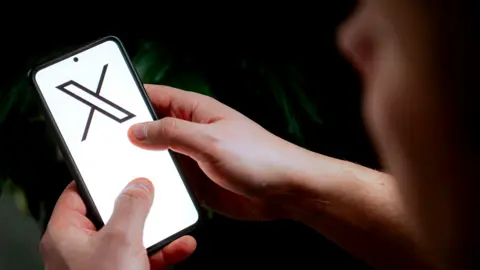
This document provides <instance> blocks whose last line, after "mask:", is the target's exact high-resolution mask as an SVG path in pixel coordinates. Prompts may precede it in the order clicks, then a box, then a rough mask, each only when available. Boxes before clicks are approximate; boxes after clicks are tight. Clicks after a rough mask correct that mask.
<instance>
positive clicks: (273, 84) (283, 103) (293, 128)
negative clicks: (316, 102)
mask: <svg viewBox="0 0 480 270" xmlns="http://www.w3.org/2000/svg"><path fill="white" fill-rule="evenodd" d="M260 72H261V73H263V74H264V76H265V78H266V80H267V84H268V86H269V88H270V91H271V92H272V93H273V96H274V97H275V100H276V102H277V104H278V105H279V106H280V107H281V108H282V109H283V113H284V116H285V119H286V121H287V123H288V127H287V128H288V132H289V133H290V134H292V135H294V137H295V139H296V140H297V141H298V142H302V141H303V136H302V133H301V131H300V126H299V125H298V122H297V119H296V117H295V113H294V112H293V109H292V105H291V100H289V98H288V97H287V92H286V90H285V87H284V86H283V84H282V83H281V82H280V78H279V76H275V75H274V73H273V72H271V71H270V70H267V69H266V68H265V67H261V68H260Z"/></svg>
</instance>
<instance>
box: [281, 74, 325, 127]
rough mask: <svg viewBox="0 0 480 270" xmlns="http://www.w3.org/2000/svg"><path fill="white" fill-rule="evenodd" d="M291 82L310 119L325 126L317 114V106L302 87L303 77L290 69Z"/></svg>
mask: <svg viewBox="0 0 480 270" xmlns="http://www.w3.org/2000/svg"><path fill="white" fill-rule="evenodd" d="M289 75H290V78H289V81H290V86H291V87H292V89H293V90H294V91H295V93H296V94H297V97H298V99H299V102H300V104H301V105H302V106H301V107H302V108H303V109H304V110H306V111H307V113H308V115H309V116H310V118H311V119H312V120H313V121H314V122H316V123H317V124H323V121H322V120H321V119H320V117H319V116H318V113H317V106H316V105H315V103H314V102H313V100H311V99H309V98H308V97H307V95H306V94H305V89H304V88H303V87H302V85H303V77H302V76H301V75H300V74H299V72H298V70H297V69H294V68H290V69H289Z"/></svg>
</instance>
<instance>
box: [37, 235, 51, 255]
mask: <svg viewBox="0 0 480 270" xmlns="http://www.w3.org/2000/svg"><path fill="white" fill-rule="evenodd" d="M49 247H50V239H49V237H48V236H47V235H46V234H44V235H43V236H42V238H41V239H40V242H39V243H38V250H39V251H40V254H41V255H45V254H46V253H47V251H48V249H49Z"/></svg>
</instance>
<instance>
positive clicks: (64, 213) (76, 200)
mask: <svg viewBox="0 0 480 270" xmlns="http://www.w3.org/2000/svg"><path fill="white" fill-rule="evenodd" d="M86 214H87V207H86V206H85V203H84V202H83V200H82V198H81V197H80V194H79V193H78V191H77V186H76V185H75V182H73V181H72V182H71V183H70V184H69V185H68V186H67V187H66V188H65V190H64V191H63V193H62V195H60V198H59V199H58V200H57V203H56V205H55V208H54V209H53V213H52V216H51V217H50V221H49V227H50V226H52V227H54V228H56V229H59V228H69V227H70V226H71V225H73V226H75V227H78V228H82V229H87V230H89V231H94V230H95V226H94V225H93V223H92V222H91V221H90V220H89V219H88V218H87V217H86Z"/></svg>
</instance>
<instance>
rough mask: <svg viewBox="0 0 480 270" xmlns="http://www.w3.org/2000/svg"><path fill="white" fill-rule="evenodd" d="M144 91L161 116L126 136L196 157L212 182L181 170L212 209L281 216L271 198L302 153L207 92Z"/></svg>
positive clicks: (242, 214) (257, 217) (149, 146)
mask: <svg viewBox="0 0 480 270" xmlns="http://www.w3.org/2000/svg"><path fill="white" fill-rule="evenodd" d="M146 90H147V92H148V95H149V97H150V99H151V101H152V104H153V105H154V107H155V109H156V110H157V111H158V113H159V115H161V116H165V117H164V118H162V119H161V120H158V121H155V122H151V123H140V124H137V125H134V126H133V127H132V128H131V129H130V130H129V138H130V140H131V141H132V142H133V143H134V144H135V145H137V146H139V147H142V148H145V149H151V150H164V149H167V148H170V149H172V150H173V151H176V152H178V153H181V154H184V155H186V156H189V157H190V158H192V159H193V160H195V161H196V163H197V164H198V166H199V167H200V168H201V169H202V170H203V172H204V173H205V174H206V175H207V176H208V177H209V178H210V179H211V180H213V182H214V183H213V182H211V181H210V180H208V178H206V177H205V176H204V175H203V174H200V173H199V172H198V171H195V172H193V171H191V170H185V171H186V172H185V173H186V174H189V175H187V176H188V177H187V179H188V180H189V181H190V184H191V185H192V186H193V190H194V191H195V192H196V193H197V196H198V197H199V199H200V200H201V201H202V202H203V203H204V204H205V205H206V206H208V207H209V208H211V209H213V210H215V211H218V212H220V213H222V214H225V215H227V216H230V217H234V218H238V219H254V220H265V219H273V218H277V217H279V216H280V215H281V214H280V213H278V209H279V207H278V206H279V205H280V204H277V202H278V201H276V200H275V199H272V198H275V197H276V196H277V195H280V194H284V193H285V192H286V191H287V190H288V189H289V182H288V181H287V180H286V177H285V176H286V174H288V172H289V171H290V169H291V167H292V166H293V165H292V164H293V163H292V157H293V156H297V157H298V153H299V151H302V150H301V149H300V148H299V147H297V146H295V145H293V144H290V143H288V142H287V141H284V140H282V139H280V138H279V137H276V136H274V135H273V134H271V133H269V132H268V131H267V130H265V129H264V128H262V127H261V126H260V125H258V124H256V123H254V122H253V121H251V120H250V119H248V118H247V117H245V116H244V115H242V114H240V113H239V112H237V111H235V110H233V109H231V108H229V107H227V106H225V105H223V104H221V103H220V102H218V101H216V100H214V99H213V98H210V97H208V96H204V95H200V94H197V93H193V92H186V91H182V90H178V89H174V88H170V87H165V86H155V85H146ZM183 162H184V164H185V162H190V163H191V160H190V161H185V160H184V161H183ZM226 202H228V203H226Z"/></svg>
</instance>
